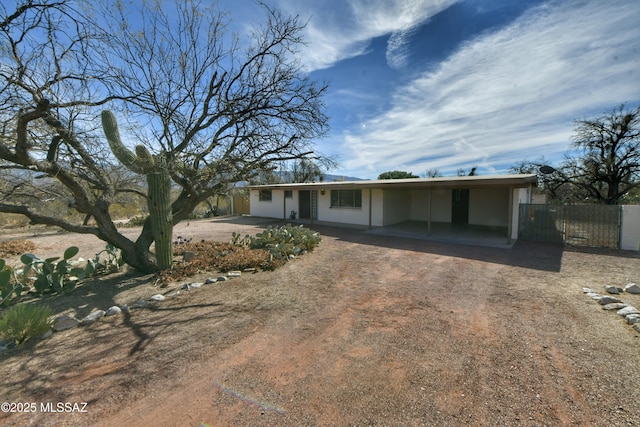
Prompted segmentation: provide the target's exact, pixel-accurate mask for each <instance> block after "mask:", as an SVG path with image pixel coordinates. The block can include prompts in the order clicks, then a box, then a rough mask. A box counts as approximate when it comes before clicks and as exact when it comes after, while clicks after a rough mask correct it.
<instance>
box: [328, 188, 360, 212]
mask: <svg viewBox="0 0 640 427" xmlns="http://www.w3.org/2000/svg"><path fill="white" fill-rule="evenodd" d="M331 207H332V208H361V207H362V190H331Z"/></svg>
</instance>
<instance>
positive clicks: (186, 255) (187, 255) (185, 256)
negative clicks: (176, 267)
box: [182, 251, 196, 262]
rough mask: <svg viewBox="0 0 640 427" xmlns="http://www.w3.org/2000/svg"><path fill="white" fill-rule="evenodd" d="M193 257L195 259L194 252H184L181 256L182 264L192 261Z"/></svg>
mask: <svg viewBox="0 0 640 427" xmlns="http://www.w3.org/2000/svg"><path fill="white" fill-rule="evenodd" d="M195 257H196V254H195V252H190V251H185V252H184V253H183V254H182V260H183V261H184V262H189V261H192V260H193V259H194V258H195Z"/></svg>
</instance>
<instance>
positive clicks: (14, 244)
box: [0, 239, 36, 257]
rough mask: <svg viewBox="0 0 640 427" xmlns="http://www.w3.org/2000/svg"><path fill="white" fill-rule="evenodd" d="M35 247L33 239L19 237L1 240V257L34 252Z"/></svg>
mask: <svg viewBox="0 0 640 427" xmlns="http://www.w3.org/2000/svg"><path fill="white" fill-rule="evenodd" d="M35 248H36V244H35V243H33V242H32V241H31V240H24V239H19V240H9V241H7V242H0V257H4V256H15V255H22V254H25V253H29V252H33V251H34V250H35Z"/></svg>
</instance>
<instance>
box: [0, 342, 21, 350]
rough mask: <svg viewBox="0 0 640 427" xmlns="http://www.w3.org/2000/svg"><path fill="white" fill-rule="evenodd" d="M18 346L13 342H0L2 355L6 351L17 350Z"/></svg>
mask: <svg viewBox="0 0 640 427" xmlns="http://www.w3.org/2000/svg"><path fill="white" fill-rule="evenodd" d="M17 346H18V344H16V342H15V341H13V340H0V353H2V352H3V351H5V350H11V349H12V348H16V347H17Z"/></svg>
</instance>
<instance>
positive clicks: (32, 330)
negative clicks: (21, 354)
mask: <svg viewBox="0 0 640 427" xmlns="http://www.w3.org/2000/svg"><path fill="white" fill-rule="evenodd" d="M52 315H53V311H52V310H51V309H50V308H49V307H46V306H43V305H36V304H18V305H14V306H11V307H9V308H8V309H7V310H6V311H5V312H4V313H3V314H2V318H0V336H2V337H3V338H5V339H9V340H13V341H15V342H16V343H18V344H22V343H23V342H25V341H28V340H30V339H31V338H33V337H37V336H40V335H42V334H44V333H45V332H47V331H48V330H49V329H50V328H51V322H50V320H49V318H50V317H51V316H52Z"/></svg>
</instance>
